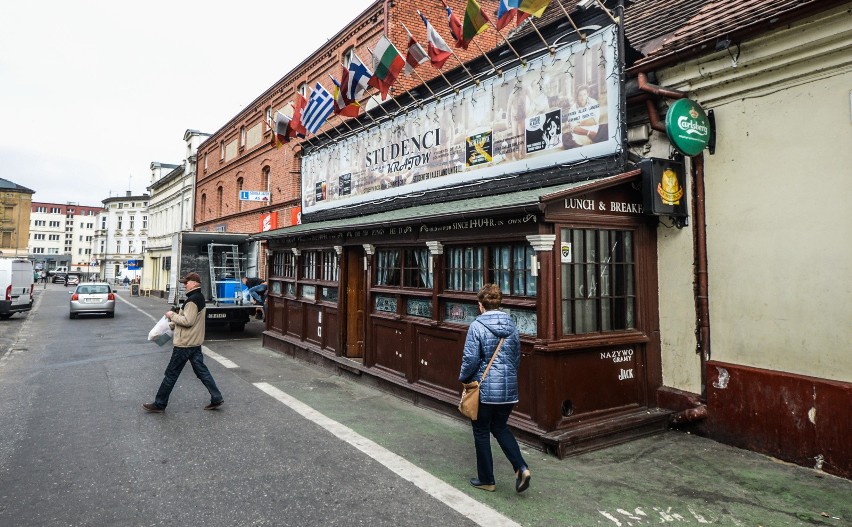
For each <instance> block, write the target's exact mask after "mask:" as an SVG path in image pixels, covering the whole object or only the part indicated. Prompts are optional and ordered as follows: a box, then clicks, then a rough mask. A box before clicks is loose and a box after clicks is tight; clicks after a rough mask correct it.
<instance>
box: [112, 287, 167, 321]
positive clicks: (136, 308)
mask: <svg viewBox="0 0 852 527" xmlns="http://www.w3.org/2000/svg"><path fill="white" fill-rule="evenodd" d="M115 298H117V299H118V300H121V301H122V302H124V303H125V304H127V305H128V306H130V307H132V308H133V309H135V310H136V311H138V312H140V313H142V314H143V315H145V316H146V317H148V318H150V319H151V320H153V321H154V322H157V321H158V320H160V318H162V315H160V316H159V317H155V316H154V315H152V314H150V313H146V312H145V311H142V310H141V309H139V308H138V307H136V306H134V305H133V304H131V303H130V302H129V301H127V300H125V299H123V298H121V296H120V295H119V294H118V293H116V295H115ZM166 311H168V310H166ZM165 314H166V312H165V311H163V315H165Z"/></svg>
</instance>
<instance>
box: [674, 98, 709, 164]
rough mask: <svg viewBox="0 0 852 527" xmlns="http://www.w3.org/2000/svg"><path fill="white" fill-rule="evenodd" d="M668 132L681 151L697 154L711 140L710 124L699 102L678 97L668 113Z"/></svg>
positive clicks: (692, 154)
mask: <svg viewBox="0 0 852 527" xmlns="http://www.w3.org/2000/svg"><path fill="white" fill-rule="evenodd" d="M666 133H667V134H668V136H669V141H671V143H672V144H673V145H674V147H675V148H677V149H678V151H679V152H680V153H682V154H683V155H685V156H697V155H698V154H700V153H701V151H702V150H704V148H706V147H707V142H708V141H710V124H709V123H708V121H707V115H706V114H705V113H704V110H702V109H701V106H699V105H698V103H697V102H695V101H693V100H690V99H678V100H677V101H675V103H674V104H672V105H671V106H670V107H669V111H668V113H666Z"/></svg>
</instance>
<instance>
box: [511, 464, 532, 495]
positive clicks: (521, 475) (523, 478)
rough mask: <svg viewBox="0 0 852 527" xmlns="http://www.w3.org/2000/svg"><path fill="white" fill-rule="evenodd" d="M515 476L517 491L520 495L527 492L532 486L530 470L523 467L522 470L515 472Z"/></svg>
mask: <svg viewBox="0 0 852 527" xmlns="http://www.w3.org/2000/svg"><path fill="white" fill-rule="evenodd" d="M515 476H516V479H515V490H516V491H517V492H518V493H519V494H520V493H521V492H523V491H525V490H527V489H528V488H529V486H530V479H531V477H530V469H528V468H527V467H521V469H520V470H518V471H517V472H515Z"/></svg>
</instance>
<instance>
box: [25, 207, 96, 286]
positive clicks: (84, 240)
mask: <svg viewBox="0 0 852 527" xmlns="http://www.w3.org/2000/svg"><path fill="white" fill-rule="evenodd" d="M102 210H103V207H97V206H87V205H80V204H78V203H64V204H61V203H44V202H33V203H32V207H31V210H30V236H29V246H28V252H29V257H30V259H31V260H33V262H35V266H36V269H45V270H47V271H51V270H53V269H56V268H57V267H68V269H69V270H70V271H74V272H79V273H83V274H84V275H90V274H95V273H97V262H95V261H94V259H93V258H92V253H93V252H94V236H95V228H96V225H97V217H98V214H99V213H100V212H101V211H102Z"/></svg>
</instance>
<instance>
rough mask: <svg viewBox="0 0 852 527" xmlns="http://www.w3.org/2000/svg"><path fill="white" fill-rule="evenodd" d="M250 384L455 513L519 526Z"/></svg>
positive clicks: (301, 406)
mask: <svg viewBox="0 0 852 527" xmlns="http://www.w3.org/2000/svg"><path fill="white" fill-rule="evenodd" d="M254 385H255V386H256V387H257V388H258V389H260V390H261V391H262V392H264V393H266V394H267V395H270V396H271V397H272V398H273V399H276V400H277V401H279V402H281V403H283V404H285V405H287V406H288V407H289V408H290V409H292V410H293V411H295V412H296V413H298V414H299V415H301V416H302V417H304V418H305V419H307V420H309V421H311V422H313V423H316V424H317V425H319V426H321V427H323V428H325V429H326V430H328V431H329V432H331V433H332V434H333V435H334V436H335V437H337V438H339V439H342V440H343V441H345V442H347V443H349V444H350V445H352V446H354V447H355V448H357V449H358V450H360V451H361V452H363V453H365V454H367V455H368V456H370V457H371V458H373V459H375V460H376V461H378V462H379V463H381V464H382V465H384V466H385V467H387V468H389V469H390V470H391V471H393V472H394V473H396V474H397V475H398V476H400V477H402V478H403V479H405V480H408V481H410V482H411V483H414V484H415V485H416V486H417V487H419V488H420V489H421V490H423V491H424V492H426V493H427V494H429V495H430V496H432V497H434V498H436V499H438V501H440V502H441V503H443V504H444V505H446V506H447V507H450V508H451V509H453V510H455V511H456V512H458V513H459V514H461V515H462V516H465V517H467V518H469V519H470V520H472V521H473V522H475V523H476V524H477V525H481V526H483V527H486V526H487V527H495V526H505V527H520V525H519V524H518V523H516V522H514V521H513V520H511V519H509V518H507V517H506V516H503V515H502V514H500V513H499V512H497V511H495V510H494V509H492V508H490V507H488V506H487V505H484V504H482V503H480V502H478V501H476V500H475V499H473V498H471V497H470V496H468V495H467V494H465V493H464V492H462V491H460V490H458V489H456V488H455V487H452V486H450V485H448V484H447V483H445V482H443V481H441V480H440V479H438V478H436V477H435V476H433V475H432V474H429V473H428V472H426V471H425V470H423V469H421V468H420V467H418V466H417V465H414V464H413V463H411V462H409V461H407V460H405V459H403V458H402V457H400V456H398V455H396V454H394V453H393V452H391V451H390V450H388V449H386V448H384V447H383V446H381V445H379V444H377V443H375V442H373V441H371V440H369V439H367V438H366V437H364V436H362V435H360V434H358V433H357V432H355V431H354V430H352V429H350V428H348V427H346V426H344V425H342V424H340V423H338V422H337V421H335V420H333V419H330V418H328V417H326V416H325V415H323V414H321V413H319V412H318V411H316V410H314V409H313V408H311V407H310V406H308V405H306V404H305V403H303V402H301V401H299V400H297V399H295V398H293V397H291V396H290V395H288V394H287V393H285V392H283V391H281V390H279V389H278V388H276V387H274V386H272V385H271V384H269V383H266V382H256V383H254Z"/></svg>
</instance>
